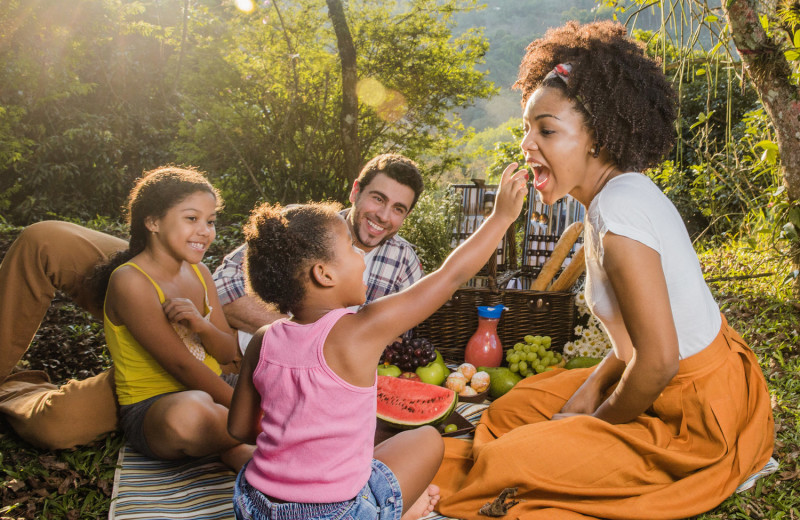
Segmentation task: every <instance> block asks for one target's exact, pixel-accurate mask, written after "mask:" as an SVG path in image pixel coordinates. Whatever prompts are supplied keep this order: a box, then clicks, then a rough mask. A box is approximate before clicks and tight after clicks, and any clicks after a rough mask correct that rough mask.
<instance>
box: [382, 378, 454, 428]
mask: <svg viewBox="0 0 800 520" xmlns="http://www.w3.org/2000/svg"><path fill="white" fill-rule="evenodd" d="M457 404H458V394H456V393H455V392H453V391H452V390H450V389H449V388H445V387H443V386H436V385H430V384H428V383H422V382H419V381H412V380H410V379H401V378H399V377H392V376H378V410H377V414H378V419H381V420H382V421H384V422H386V423H387V424H389V425H390V426H392V427H394V428H398V429H401V430H410V429H413V428H419V427H420V426H425V425H427V424H430V425H435V424H439V423H441V422H442V421H444V420H445V419H447V418H448V417H450V414H452V413H453V410H455V408H456V405H457Z"/></svg>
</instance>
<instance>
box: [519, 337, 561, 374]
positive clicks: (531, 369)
mask: <svg viewBox="0 0 800 520" xmlns="http://www.w3.org/2000/svg"><path fill="white" fill-rule="evenodd" d="M550 341H551V339H550V336H531V335H528V336H525V338H524V339H523V342H521V343H517V344H516V345H514V346H513V347H512V348H510V349H508V350H506V363H508V368H509V370H511V371H512V372H517V373H519V375H521V376H522V377H528V376H530V375H533V374H534V373H536V374H541V373H542V372H544V371H545V370H547V368H548V367H550V366H552V365H557V364H559V363H561V361H562V359H561V354H560V353H559V352H553V351H551V350H550Z"/></svg>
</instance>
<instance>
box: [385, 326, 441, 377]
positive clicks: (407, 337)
mask: <svg viewBox="0 0 800 520" xmlns="http://www.w3.org/2000/svg"><path fill="white" fill-rule="evenodd" d="M435 359H436V349H435V348H434V346H433V343H431V342H430V340H428V338H420V337H415V336H414V335H413V333H409V332H407V333H405V334H403V336H402V341H395V342H394V343H392V344H391V345H387V347H386V348H385V349H384V351H383V356H381V363H389V364H390V365H397V366H398V367H399V368H400V370H402V371H403V372H413V371H414V370H416V369H417V367H420V366H425V365H427V364H428V363H430V362H432V361H433V360H435Z"/></svg>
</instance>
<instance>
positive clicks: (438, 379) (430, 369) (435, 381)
mask: <svg viewBox="0 0 800 520" xmlns="http://www.w3.org/2000/svg"><path fill="white" fill-rule="evenodd" d="M448 372H449V370H446V369H445V367H444V364H442V363H437V362H436V361H431V362H430V363H428V364H427V365H425V366H422V367H417V375H418V376H419V378H420V379H422V382H423V383H428V384H429V385H437V386H439V385H441V384H442V383H444V380H445V379H447V373H448Z"/></svg>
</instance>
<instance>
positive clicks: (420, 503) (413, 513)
mask: <svg viewBox="0 0 800 520" xmlns="http://www.w3.org/2000/svg"><path fill="white" fill-rule="evenodd" d="M437 503H439V486H437V485H436V484H431V485H430V486H428V489H426V490H425V493H423V494H422V495H420V497H419V498H418V499H417V501H416V502H414V504H413V505H412V506H411V507H409V508H408V510H407V511H406V512H405V513H403V517H402V518H401V519H400V520H417V519H418V518H422V517H423V516H428V515H429V514H430V513H432V512H433V508H434V507H435V506H436V504H437Z"/></svg>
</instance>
